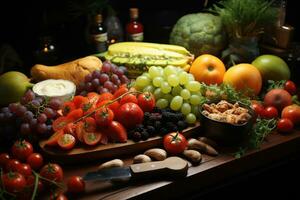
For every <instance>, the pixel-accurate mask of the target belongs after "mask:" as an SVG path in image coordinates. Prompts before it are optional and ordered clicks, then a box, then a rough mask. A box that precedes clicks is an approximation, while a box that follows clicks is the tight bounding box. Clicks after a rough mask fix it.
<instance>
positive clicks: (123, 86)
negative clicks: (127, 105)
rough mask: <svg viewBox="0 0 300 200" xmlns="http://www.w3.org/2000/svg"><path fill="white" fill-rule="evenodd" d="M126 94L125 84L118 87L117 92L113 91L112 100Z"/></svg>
mask: <svg viewBox="0 0 300 200" xmlns="http://www.w3.org/2000/svg"><path fill="white" fill-rule="evenodd" d="M126 92H128V88H127V85H126V84H123V85H121V86H120V87H119V89H118V90H117V91H115V93H114V99H116V98H118V97H119V96H121V95H122V94H125V93H126Z"/></svg>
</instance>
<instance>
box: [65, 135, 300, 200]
mask: <svg viewBox="0 0 300 200" xmlns="http://www.w3.org/2000/svg"><path fill="white" fill-rule="evenodd" d="M299 149H300V132H298V131H297V132H296V131H295V132H294V133H292V134H289V135H280V134H277V133H273V134H271V135H270V136H268V138H267V141H266V142H264V143H263V145H262V146H261V148H260V149H258V150H254V151H249V152H247V154H246V155H244V156H243V157H242V158H240V159H236V158H235V157H234V156H233V152H232V151H227V152H221V154H220V155H219V156H217V157H210V156H207V155H204V157H203V160H202V163H201V164H200V165H199V166H191V167H190V168H189V170H188V175H187V177H185V178H183V179H180V180H175V181H171V180H153V179H152V180H143V181H139V182H135V183H133V182H129V183H128V182H126V183H117V184H112V183H110V182H95V183H94V182H93V183H87V191H86V193H85V194H83V195H80V196H77V197H76V198H75V197H74V199H82V200H94V199H95V200H96V199H105V200H108V199H109V200H112V199H155V198H159V199H162V198H167V199H170V198H175V197H176V196H177V197H178V196H180V195H183V193H189V192H193V191H199V190H200V189H201V188H204V187H207V186H210V185H212V184H215V183H218V182H221V181H222V180H224V179H226V178H230V177H231V176H235V175H238V174H241V173H244V172H247V171H248V170H251V169H255V168H257V167H260V166H263V165H268V164H270V163H271V162H273V161H275V160H278V159H282V158H283V157H285V156H287V155H289V154H292V153H294V152H297V151H299ZM138 153H139V152H136V154H138ZM122 159H123V160H125V163H126V165H129V164H131V163H132V156H129V157H128V156H127V157H123V158H122ZM100 163H101V162H100V161H99V162H97V161H95V162H93V163H87V164H86V165H76V166H74V165H73V166H65V169H66V170H65V178H66V179H67V178H68V177H69V176H71V175H75V174H76V175H83V174H85V173H86V172H87V171H90V170H95V169H96V168H97V166H98V165H99V164H100ZM182 188H184V189H182ZM170 191H176V193H174V192H170Z"/></svg>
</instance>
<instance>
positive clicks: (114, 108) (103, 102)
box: [97, 100, 120, 113]
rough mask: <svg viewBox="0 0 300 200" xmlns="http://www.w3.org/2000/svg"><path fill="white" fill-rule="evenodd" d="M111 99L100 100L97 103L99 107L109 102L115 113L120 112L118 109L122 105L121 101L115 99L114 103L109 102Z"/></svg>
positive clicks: (108, 105) (108, 104)
mask: <svg viewBox="0 0 300 200" xmlns="http://www.w3.org/2000/svg"><path fill="white" fill-rule="evenodd" d="M109 102H110V100H104V101H102V102H99V103H98V104H97V108H99V107H101V106H103V105H105V104H107V107H108V108H110V109H111V110H112V111H113V112H114V113H117V112H118V109H119V107H120V103H119V102H118V101H115V102H113V103H109Z"/></svg>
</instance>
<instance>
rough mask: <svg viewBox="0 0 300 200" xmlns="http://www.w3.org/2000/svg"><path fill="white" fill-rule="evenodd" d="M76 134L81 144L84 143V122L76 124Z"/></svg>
mask: <svg viewBox="0 0 300 200" xmlns="http://www.w3.org/2000/svg"><path fill="white" fill-rule="evenodd" d="M75 132H76V138H77V139H78V140H79V141H80V142H83V132H84V123H83V122H82V121H80V122H78V123H77V124H76V130H75Z"/></svg>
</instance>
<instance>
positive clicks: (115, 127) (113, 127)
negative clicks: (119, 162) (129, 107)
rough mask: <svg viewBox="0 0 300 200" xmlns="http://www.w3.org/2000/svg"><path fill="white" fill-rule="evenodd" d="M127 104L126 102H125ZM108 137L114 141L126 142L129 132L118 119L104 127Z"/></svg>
mask: <svg viewBox="0 0 300 200" xmlns="http://www.w3.org/2000/svg"><path fill="white" fill-rule="evenodd" d="M124 105H125V104H124ZM103 131H105V133H106V135H107V137H108V139H109V140H110V141H112V142H126V141H127V132H126V129H125V128H124V126H123V125H122V124H120V123H119V122H117V121H112V122H111V123H110V125H109V126H108V127H107V128H105V129H103Z"/></svg>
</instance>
